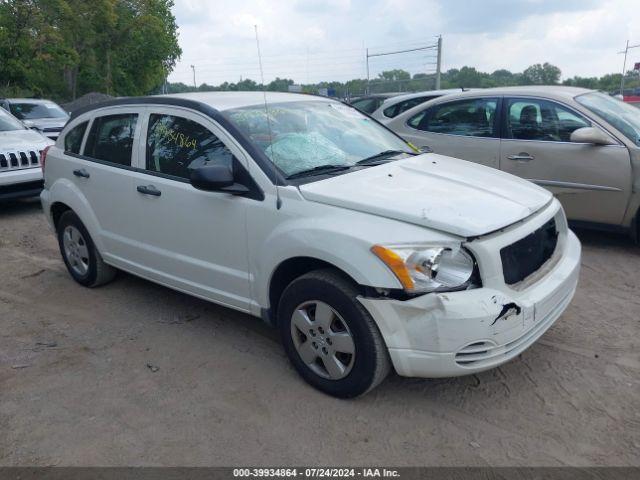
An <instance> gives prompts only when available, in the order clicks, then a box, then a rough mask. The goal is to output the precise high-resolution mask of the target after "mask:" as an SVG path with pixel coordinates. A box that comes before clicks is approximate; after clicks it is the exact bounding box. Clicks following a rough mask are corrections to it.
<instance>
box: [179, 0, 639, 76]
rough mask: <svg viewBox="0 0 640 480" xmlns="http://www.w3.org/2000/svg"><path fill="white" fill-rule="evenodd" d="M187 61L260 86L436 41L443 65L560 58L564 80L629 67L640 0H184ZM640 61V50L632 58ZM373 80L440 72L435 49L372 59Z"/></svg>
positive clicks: (358, 65) (346, 70)
mask: <svg viewBox="0 0 640 480" xmlns="http://www.w3.org/2000/svg"><path fill="white" fill-rule="evenodd" d="M173 12H174V15H175V17H176V20H177V23H178V27H179V42H180V46H181V47H182V51H183V54H182V58H181V60H180V61H179V62H178V63H177V65H176V67H175V69H174V71H173V72H172V74H171V75H170V76H169V80H170V81H172V82H178V81H181V82H184V83H188V84H191V83H193V70H192V68H191V65H194V66H195V73H196V83H197V84H200V83H205V82H206V83H208V84H210V85H218V84H220V83H222V82H224V81H228V82H237V81H239V80H240V79H242V78H251V79H253V80H255V81H257V82H258V83H260V78H261V77H260V66H259V62H258V55H257V45H256V32H255V28H254V25H257V30H258V38H259V42H260V50H261V53H262V65H263V73H264V80H265V82H269V81H271V80H273V79H274V78H275V77H280V78H292V79H293V80H294V81H295V82H296V83H315V82H318V81H321V80H327V81H330V80H338V81H346V80H349V79H352V78H366V62H365V52H366V49H367V48H368V50H369V53H370V54H377V53H387V52H392V51H397V50H404V49H412V48H420V47H423V46H431V45H434V44H435V42H436V41H437V37H438V35H442V45H443V52H442V69H443V71H446V70H448V69H450V68H460V67H462V66H464V65H467V66H472V67H475V68H477V69H478V70H480V71H485V72H492V71H494V70H497V69H503V68H504V69H507V70H511V71H512V72H520V71H522V70H524V69H525V68H526V67H528V66H529V65H532V64H534V63H544V62H550V63H552V64H554V65H556V66H558V67H559V68H560V69H561V70H562V78H563V79H564V78H570V77H573V76H574V75H580V76H601V75H603V74H605V73H613V72H620V71H621V70H622V63H623V55H621V54H618V52H619V51H621V50H623V49H624V47H625V44H626V41H627V40H630V42H631V44H632V45H637V44H640V22H639V21H638V13H639V12H638V0H477V1H474V0H270V1H269V0H234V1H229V0H216V1H212V0H175V6H174V8H173ZM634 62H640V48H637V49H635V50H631V51H630V54H629V60H628V64H633V63H634ZM369 68H370V75H371V78H374V77H375V76H376V75H377V74H378V73H379V72H380V71H382V70H389V69H393V68H402V69H405V70H408V71H410V72H411V73H418V72H425V73H433V72H434V71H435V50H434V49H428V50H421V51H417V52H411V53H404V54H399V55H388V56H378V57H372V58H370V60H369Z"/></svg>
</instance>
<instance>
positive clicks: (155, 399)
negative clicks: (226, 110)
mask: <svg viewBox="0 0 640 480" xmlns="http://www.w3.org/2000/svg"><path fill="white" fill-rule="evenodd" d="M578 233H579V236H580V238H581V240H582V242H583V246H584V259H583V270H582V277H581V281H580V286H579V289H578V292H577V294H576V297H575V299H574V301H573V304H572V305H571V306H570V307H569V309H568V310H567V312H566V313H565V314H564V315H563V316H562V318H561V319H560V320H559V321H558V322H557V323H556V325H555V326H553V327H552V328H551V329H550V330H549V332H547V333H546V334H545V335H544V337H543V338H542V339H541V341H539V342H538V343H537V344H535V345H534V346H533V347H532V348H531V349H529V350H528V351H527V352H525V353H524V354H523V355H522V356H521V358H519V359H517V360H516V361H513V362H511V363H509V364H507V365H505V366H503V367H502V368H499V369H496V370H493V371H490V372H486V373H484V374H481V375H474V376H470V377H462V378H456V379H447V380H419V379H403V378H400V377H397V376H394V377H390V378H389V379H388V380H387V381H386V382H384V383H383V384H382V385H381V386H380V387H379V388H377V389H376V390H374V391H373V392H371V393H370V394H369V395H368V396H366V397H364V398H361V399H356V400H351V401H341V400H336V399H333V398H330V397H327V396H325V395H323V394H321V393H318V392H316V391H315V390H313V389H312V388H311V387H308V386H307V385H306V384H305V383H303V382H302V380H300V379H299V378H298V377H297V375H296V373H295V372H294V370H293V369H292V368H291V367H290V366H289V364H288V361H287V359H286V357H285V356H284V353H283V351H282V349H281V347H280V345H279V343H278V340H277V337H276V335H275V332H274V331H272V330H271V329H269V328H268V327H267V326H265V325H264V324H262V323H261V321H260V320H258V319H254V318H251V317H248V316H246V315H243V314H240V313H236V312H234V311H232V310H228V309H225V308H222V307H218V306H216V305H212V304H208V303H206V302H203V301H200V300H197V299H194V298H191V297H188V296H186V295H183V294H180V293H176V292H174V291H171V290H168V289H166V288H163V287H160V286H157V285H154V284H152V283H149V282H147V281H144V280H140V279H137V278H135V277H132V276H129V275H125V274H121V275H120V276H119V278H118V279H117V280H116V281H115V282H114V283H112V284H110V285H107V286H105V287H102V288H98V289H94V290H89V289H85V288H82V287H80V286H78V285H76V284H75V283H74V282H73V281H72V280H71V278H70V277H69V275H67V273H66V270H65V269H64V266H63V264H62V261H61V260H60V256H59V253H58V251H57V244H56V241H55V239H54V237H53V235H52V234H51V233H50V232H49V230H48V229H47V227H46V224H45V219H44V218H43V216H42V214H41V212H40V208H39V204H38V203H37V202H16V203H12V204H9V205H3V206H2V207H1V209H0V465H105V466H106V465H203V466H204V465H207V466H208V465H237V464H244V465H246V464H252V465H255V464H257V465H290V464H297V465H302V464H308V463H312V464H317V465H327V464H352V465H363V464H378V465H380V464H382V465H396V466H399V465H446V466H458V465H478V466H483V465H517V466H525V465H527V466H528V465H554V466H555V465H566V464H569V465H579V466H585V465H640V455H639V453H638V452H640V328H639V327H640V281H639V280H640V247H637V246H634V245H632V244H631V243H630V241H628V240H627V239H625V238H623V237H617V236H613V235H608V234H600V233H592V232H578Z"/></svg>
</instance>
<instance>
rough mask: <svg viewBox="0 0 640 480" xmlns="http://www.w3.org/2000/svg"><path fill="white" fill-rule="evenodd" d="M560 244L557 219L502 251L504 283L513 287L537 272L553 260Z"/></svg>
mask: <svg viewBox="0 0 640 480" xmlns="http://www.w3.org/2000/svg"><path fill="white" fill-rule="evenodd" d="M557 244H558V229H557V228H556V221H555V219H553V218H552V219H551V220H549V221H548V222H547V223H545V224H544V225H543V226H542V227H540V228H539V229H538V230H536V231H535V232H533V233H531V234H529V235H527V236H526V237H524V238H522V239H520V240H518V241H517V242H515V243H513V244H511V245H509V246H507V247H504V248H503V249H501V250H500V258H501V259H502V272H503V274H504V282H505V283H506V284H507V285H513V284H515V283H518V282H520V281H522V280H524V279H525V278H527V277H528V276H529V275H531V274H532V273H534V272H536V271H537V270H538V269H539V268H540V267H541V266H542V265H544V263H545V262H546V261H547V260H549V258H551V256H552V255H553V252H554V251H555V249H556V245H557Z"/></svg>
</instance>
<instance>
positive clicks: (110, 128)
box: [84, 113, 138, 166]
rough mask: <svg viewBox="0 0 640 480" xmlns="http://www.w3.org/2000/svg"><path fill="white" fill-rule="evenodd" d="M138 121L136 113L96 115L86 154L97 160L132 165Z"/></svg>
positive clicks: (85, 150)
mask: <svg viewBox="0 0 640 480" xmlns="http://www.w3.org/2000/svg"><path fill="white" fill-rule="evenodd" d="M137 121H138V115H137V114H135V113H125V114H119V115H105V116H103V117H96V118H95V120H94V121H93V125H92V126H91V131H90V132H89V137H88V138H87V145H86V146H85V149H84V155H85V156H87V157H90V158H94V159H96V160H102V161H105V162H109V163H115V164H118V165H124V166H131V153H132V152H133V137H134V133H135V130H136V123H137Z"/></svg>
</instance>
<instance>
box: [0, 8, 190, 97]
mask: <svg viewBox="0 0 640 480" xmlns="http://www.w3.org/2000/svg"><path fill="white" fill-rule="evenodd" d="M172 7H173V0H92V1H90V2H87V1H85V0H0V82H1V84H0V94H4V95H16V94H17V93H18V92H20V93H21V94H22V95H29V96H46V97H50V98H54V99H58V100H68V99H75V98H76V97H77V96H79V95H82V94H84V93H87V92H90V91H101V92H104V93H108V94H110V95H140V94H145V93H148V92H149V91H150V90H152V89H154V88H156V87H157V86H158V85H160V84H162V82H163V80H164V78H165V77H166V75H167V74H168V73H169V72H170V71H171V70H172V69H173V68H174V66H175V63H176V61H177V59H178V58H179V57H180V55H181V53H182V52H181V50H180V47H179V45H178V37H177V25H176V22H175V18H174V16H173V14H172V13H171V8H172Z"/></svg>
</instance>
